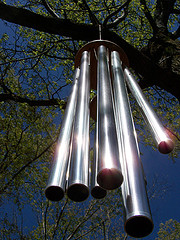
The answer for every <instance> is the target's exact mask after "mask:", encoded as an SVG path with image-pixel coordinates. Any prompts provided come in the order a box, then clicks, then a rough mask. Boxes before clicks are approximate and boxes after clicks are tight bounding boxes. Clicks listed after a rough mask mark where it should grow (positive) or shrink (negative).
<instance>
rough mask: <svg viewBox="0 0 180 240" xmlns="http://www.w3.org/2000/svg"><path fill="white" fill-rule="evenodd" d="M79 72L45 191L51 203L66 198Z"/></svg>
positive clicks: (75, 78)
mask: <svg viewBox="0 0 180 240" xmlns="http://www.w3.org/2000/svg"><path fill="white" fill-rule="evenodd" d="M79 72H80V70H79V69H78V68H77V69H76V71H75V74H74V84H73V87H72V90H71V94H70V96H69V99H68V103H67V106H66V110H65V114H64V119H63V122H62V126H61V131H60V135H59V139H58V143H57V146H56V151H55V157H54V161H53V163H52V168H51V172H50V175H49V180H48V184H47V187H46V189H45V195H46V197H47V198H48V199H49V200H51V201H59V200H61V199H62V198H63V197H64V192H65V185H66V173H67V168H68V162H69V151H70V142H71V134H72V128H73V120H74V114H75V109H76V99H77V90H78V78H79Z"/></svg>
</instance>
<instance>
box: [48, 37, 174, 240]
mask: <svg viewBox="0 0 180 240" xmlns="http://www.w3.org/2000/svg"><path fill="white" fill-rule="evenodd" d="M75 68H76V70H75V73H74V81H73V87H72V91H71V94H70V96H69V99H68V103H67V107H66V111H65V115H64V120H63V122H62V126H61V132H60V136H59V139H58V144H57V149H56V152H55V157H54V161H53V163H52V169H51V173H50V176H49V181H48V185H47V187H46V190H45V194H46V197H47V198H48V199H49V200H51V201H59V200H61V199H62V198H63V197H64V194H65V193H67V196H68V198H70V199H71V200H73V201H76V202H81V201H84V200H86V199H87V198H88V196H89V191H90V190H91V195H92V196H93V197H94V198H97V199H100V198H103V197H105V196H106V193H107V191H108V190H112V189H116V188H118V187H120V186H121V190H122V199H123V205H124V212H125V224H124V226H125V231H126V232H127V234H128V235H130V236H132V237H137V238H138V237H145V236H147V235H148V234H150V233H151V231H152V229H153V222H152V217H151V212H150V208H149V202H148V198H147V193H146V181H145V176H144V173H143V168H142V163H141V159H140V153H139V148H138V142H137V137H136V131H135V127H134V123H133V118H132V113H131V108H130V104H129V98H128V94H127V88H126V83H127V85H128V87H129V89H130V91H131V93H132V95H133V96H134V97H135V99H136V101H137V104H138V106H139V108H140V109H141V112H142V115H143V117H144V118H145V120H146V123H147V124H148V125H149V127H150V130H151V132H152V136H153V138H154V140H155V142H156V145H157V147H158V149H159V151H160V152H161V153H169V152H171V151H172V150H173V147H174V144H173V142H172V140H171V139H170V137H169V136H168V135H167V133H166V131H165V129H164V127H163V126H162V124H161V123H160V121H159V119H158V117H157V116H156V114H155V112H154V111H153V109H152V108H151V106H150V104H149V103H148V101H147V100H146V98H145V96H144V94H143V92H142V90H141V89H140V87H139V85H138V83H137V82H136V80H135V79H134V78H133V75H132V74H131V72H130V71H129V69H128V58H127V56H126V54H125V53H124V51H123V50H122V49H121V48H120V47H119V46H117V45H116V44H114V43H112V42H109V41H105V40H101V39H100V40H96V41H92V42H90V43H88V44H86V45H85V46H84V47H82V48H81V49H80V50H79V52H78V53H77V55H76V58H75ZM90 88H92V89H97V100H93V101H92V102H91V103H90ZM90 115H91V117H92V118H93V119H94V120H95V121H96V134H95V144H94V146H95V147H94V159H93V164H92V168H91V170H90V172H91V173H89V169H90V165H91V164H90V160H89V118H90ZM90 178H91V179H90ZM90 182H91V184H90ZM89 186H90V190H89Z"/></svg>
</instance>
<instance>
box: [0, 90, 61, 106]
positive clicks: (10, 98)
mask: <svg viewBox="0 0 180 240" xmlns="http://www.w3.org/2000/svg"><path fill="white" fill-rule="evenodd" d="M3 101H15V102H20V103H27V104H29V105H30V106H56V105H57V106H59V105H60V101H61V100H60V99H54V98H52V99H48V100H33V99H28V98H23V97H20V96H17V95H15V94H8V93H7V94H6V93H2V94H0V102H3Z"/></svg>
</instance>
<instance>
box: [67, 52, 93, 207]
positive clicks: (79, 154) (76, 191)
mask: <svg viewBox="0 0 180 240" xmlns="http://www.w3.org/2000/svg"><path fill="white" fill-rule="evenodd" d="M89 100H90V89H89V53H88V52H87V51H84V52H83V54H82V58H81V66H80V76H79V89H78V96H77V106H76V113H75V120H74V131H73V138H72V154H71V161H70V171H69V179H68V188H67V195H68V197H69V198H70V199H71V200H74V201H77V202H80V201H84V200H85V199H86V198H87V197H88V196H89V188H88V186H89V182H88V179H89V173H88V171H89Z"/></svg>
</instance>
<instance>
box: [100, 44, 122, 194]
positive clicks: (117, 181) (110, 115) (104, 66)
mask: <svg viewBox="0 0 180 240" xmlns="http://www.w3.org/2000/svg"><path fill="white" fill-rule="evenodd" d="M97 68H98V69H97V71H98V73H97V81H98V86H97V116H98V145H99V146H98V148H99V150H98V175H97V182H98V184H99V185H100V186H101V187H102V188H104V189H107V190H112V189H115V188H118V187H119V186H120V185H121V184H122V182H123V176H122V173H121V166H120V159H119V149H118V142H117V133H116V125H115V118H114V109H113V99H112V87H111V79H110V72H109V65H108V59H107V50H106V48H105V47H104V46H103V45H101V46H100V47H99V48H98V67H97Z"/></svg>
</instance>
